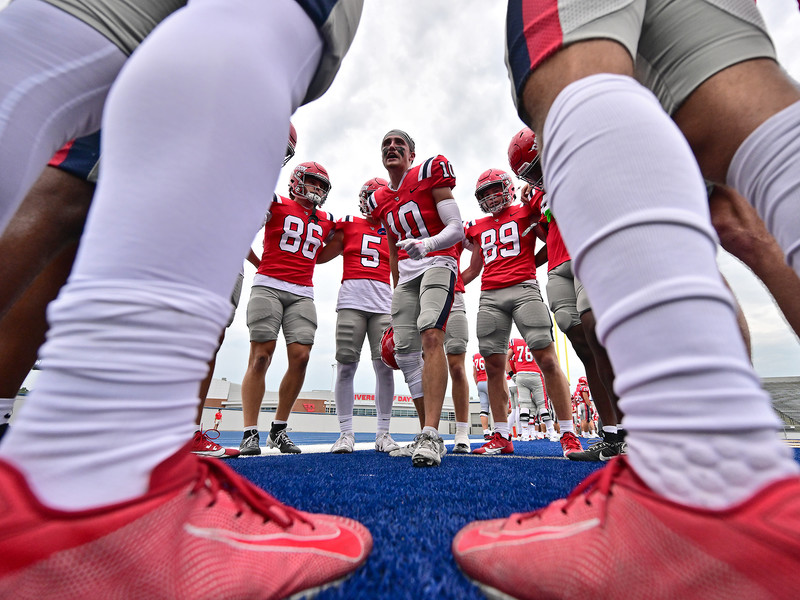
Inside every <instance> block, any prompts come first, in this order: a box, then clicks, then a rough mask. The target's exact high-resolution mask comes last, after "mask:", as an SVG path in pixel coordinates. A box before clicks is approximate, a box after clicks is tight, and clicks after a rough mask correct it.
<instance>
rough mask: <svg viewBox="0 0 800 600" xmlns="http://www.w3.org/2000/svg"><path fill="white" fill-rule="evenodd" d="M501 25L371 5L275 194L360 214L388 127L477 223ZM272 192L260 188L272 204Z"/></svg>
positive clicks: (791, 43) (767, 372)
mask: <svg viewBox="0 0 800 600" xmlns="http://www.w3.org/2000/svg"><path fill="white" fill-rule="evenodd" d="M3 4H5V0H0V6H2V5H3ZM759 6H760V7H761V10H762V11H763V13H764V15H765V18H766V19H767V22H768V24H769V26H770V30H771V33H772V35H773V38H774V41H775V43H776V46H777V48H778V56H779V59H780V60H781V61H782V63H783V65H784V67H785V68H786V69H787V71H789V73H790V74H792V75H793V76H794V77H795V78H800V34H798V33H797V32H800V13H798V6H797V2H796V1H795V0H762V1H759ZM504 16H505V3H504V2H498V1H496V0H461V1H460V2H449V1H438V0H437V1H432V0H405V1H403V2H375V1H373V2H366V3H365V8H364V14H363V17H362V19H361V24H360V26H359V30H358V33H357V35H356V37H355V40H354V42H353V46H352V48H351V50H350V52H349V54H348V55H347V57H346V58H345V61H344V63H343V66H342V69H341V71H340V73H339V74H338V76H337V78H336V80H335V81H334V83H333V86H332V87H331V89H330V90H329V91H328V92H327V93H326V94H325V95H324V96H323V97H322V98H321V99H319V100H317V101H316V102H314V103H312V104H310V105H308V106H305V107H302V108H301V109H300V110H299V111H298V112H297V113H296V114H295V116H294V118H293V123H294V124H295V126H296V128H297V131H298V144H297V154H296V155H295V158H294V159H293V160H292V161H291V162H290V163H289V165H288V166H287V167H286V168H285V169H284V171H283V173H282V176H281V179H280V181H279V184H278V188H277V191H278V193H280V194H282V195H286V193H287V185H288V176H289V172H290V168H291V167H292V166H293V165H295V164H297V163H299V162H303V161H309V160H314V161H317V162H319V163H321V164H322V165H324V166H325V168H326V169H327V170H328V173H329V174H330V177H331V182H332V185H333V188H332V192H331V194H330V197H329V199H328V202H327V203H326V205H325V208H326V209H327V210H328V211H330V212H332V213H333V214H334V216H335V217H337V218H338V217H343V216H345V215H347V214H358V205H357V194H358V191H359V189H360V187H361V185H362V184H363V183H364V182H365V181H366V180H368V179H370V178H372V177H376V176H380V177H386V172H385V171H384V169H383V167H382V166H381V161H380V150H379V146H380V141H381V139H382V136H383V134H384V133H385V132H386V131H388V130H389V129H392V128H401V129H404V130H406V131H407V132H408V133H409V134H410V135H411V136H412V137H413V138H414V139H415V141H416V146H417V151H416V154H417V161H416V164H419V163H420V162H422V161H423V160H424V159H425V158H427V157H429V156H432V155H435V154H444V155H445V156H446V157H447V158H448V159H449V160H450V161H451V163H452V165H453V167H454V169H455V173H456V177H457V185H456V188H455V190H454V194H455V197H456V200H457V201H458V203H459V207H460V209H461V214H462V217H463V218H464V219H465V220H468V219H473V218H476V217H479V216H480V215H481V213H480V210H479V208H478V206H477V202H476V200H475V197H474V195H473V192H474V189H475V181H476V180H477V177H478V175H479V174H480V173H481V172H483V171H484V170H486V169H488V168H490V167H495V168H500V169H503V170H509V168H508V162H507V154H506V152H507V148H508V143H509V140H510V139H511V136H513V134H514V133H516V132H517V131H519V129H520V128H521V127H522V126H523V123H522V122H521V121H520V120H519V118H518V117H517V115H516V112H515V110H514V107H513V104H512V101H511V95H510V84H509V82H508V78H507V74H506V69H505V65H504V61H503V56H504V31H505V30H504ZM792 38H794V39H792ZM271 193H272V190H265V198H266V197H268V196H269V195H270V194H271ZM262 239H263V232H260V233H259V234H258V236H256V239H255V240H254V242H253V248H254V249H255V250H256V252H257V253H258V254H259V255H260V250H261V243H262ZM468 260H469V253H468V252H465V254H464V257H463V258H462V262H463V261H468ZM720 264H721V268H722V270H723V272H724V274H725V276H726V277H727V278H728V280H729V281H730V283H731V285H732V287H733V289H734V291H735V293H736V295H737V297H738V299H739V301H740V303H741V304H742V306H743V308H744V311H745V314H746V316H747V318H748V321H749V325H750V330H751V334H752V340H753V360H754V364H755V367H756V370H757V371H758V372H759V374H760V375H762V376H765V377H770V376H788V375H798V374H800V347H799V346H798V341H797V339H796V338H795V336H794V334H793V333H791V331H790V330H789V328H788V327H787V326H786V325H785V323H784V321H783V319H782V317H781V316H780V315H779V313H778V312H777V311H776V310H775V309H774V307H773V303H772V300H771V299H770V297H769V296H768V295H767V294H766V293H765V292H764V291H763V289H762V286H761V284H760V283H759V282H758V281H757V280H755V278H754V277H753V276H752V275H751V274H750V273H749V271H748V270H747V269H746V268H745V267H743V266H742V265H740V264H739V263H738V262H736V261H735V259H732V258H730V257H721V259H720ZM463 266H466V265H465V264H464V265H463ZM462 268H463V267H462ZM253 273H254V269H253V268H252V266H250V265H249V264H246V265H245V289H244V291H243V293H242V300H241V303H240V307H239V310H238V311H237V313H236V319H235V321H234V323H233V325H232V326H231V327H230V328H229V330H228V332H227V335H226V339H225V343H224V344H223V346H222V349H221V350H220V353H219V356H218V359H217V367H216V371H215V377H225V378H227V379H228V380H229V381H233V382H241V380H242V377H243V375H244V372H245V369H246V366H247V356H248V348H249V337H248V331H247V325H246V314H245V313H246V310H245V309H246V306H247V300H248V297H249V286H250V283H251V281H252V276H253ZM538 276H539V280H540V282H542V287H544V283H545V282H546V281H547V274H546V269H540V270H539V273H538ZM340 279H341V258H337V259H335V260H334V261H332V262H330V263H328V264H325V265H320V266H319V267H317V270H316V274H315V277H314V285H315V289H316V306H317V315H318V320H319V328H318V329H317V335H316V342H315V345H314V348H313V350H312V353H311V362H310V365H309V368H308V373H307V376H306V383H305V386H304V388H303V389H305V390H312V389H330V386H331V382H332V375H333V369H332V365H333V364H334V362H335V359H334V352H335V335H334V330H335V323H336V312H335V305H336V293H337V291H338V288H339V282H340ZM479 286H480V284H479V282H478V281H476V282H474V283H472V284H471V285H470V286H468V288H467V293H466V303H467V310H468V318H469V324H470V340H469V346H468V351H467V352H468V357H471V356H472V355H473V354H474V353H475V352H477V351H478V344H477V340H476V338H475V315H476V312H477V308H478V296H479ZM515 335H516V332H515ZM557 343H558V350H559V355H560V356H561V358H562V366H563V367H564V369H565V371H566V370H567V363H568V375H569V378H570V381H571V383H572V384H573V385H574V383H575V382H576V381H577V379H578V377H579V376H580V375H583V374H584V371H583V365H582V364H581V363H580V361H579V360H578V359H577V357H576V356H575V355H574V353H573V352H572V350H571V348H569V350H568V351H567V353H566V356H565V346H568V343H567V342H566V340H565V338H564V336H563V334H561V335H559V336H558V340H557ZM365 346H366V344H365ZM468 365H469V363H468ZM285 370H286V351H285V345H284V340H283V337H281V338H280V339H279V343H278V349H277V351H276V353H275V357H274V360H273V363H272V366H271V367H270V370H269V372H268V373H267V389H269V390H277V389H278V385H279V383H280V379H281V377H282V376H283V373H284V372H285ZM470 371H471V367H470ZM395 381H396V384H397V393H407V388H406V386H405V384H404V383H403V380H402V376H401V375H400V374H399V373H396V377H395ZM355 387H356V392H358V393H369V392H371V391H372V389H373V388H374V379H373V374H372V368H371V364H370V362H369V354H368V349H367V348H366V347H365V349H364V352H363V354H362V365H361V368H360V369H359V371H358V373H357V374H356V381H355ZM472 387H474V384H473V386H472ZM472 394H473V395H474V394H475V390H474V389H473V390H472Z"/></svg>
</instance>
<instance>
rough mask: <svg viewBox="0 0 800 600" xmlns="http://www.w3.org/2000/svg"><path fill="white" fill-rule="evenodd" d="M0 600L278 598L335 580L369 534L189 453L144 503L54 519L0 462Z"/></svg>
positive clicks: (348, 569)
mask: <svg viewBox="0 0 800 600" xmlns="http://www.w3.org/2000/svg"><path fill="white" fill-rule="evenodd" d="M0 505H2V507H3V510H2V512H0V556H2V557H3V559H2V561H0V597H2V598H38V599H51V598H52V599H58V600H78V599H84V600H85V599H87V598H164V599H167V598H168V599H187V600H188V599H193V600H194V599H203V600H212V599H213V600H218V599H220V598H236V599H240V598H241V599H244V598H286V597H288V596H292V595H295V594H299V593H301V592H308V593H311V592H313V591H314V590H319V589H322V588H325V587H328V586H329V585H332V584H333V583H335V582H337V581H339V580H341V579H343V578H344V577H346V576H347V575H349V574H350V573H352V572H353V571H355V570H356V569H357V568H358V567H359V566H360V565H361V564H363V563H364V561H366V559H367V555H368V554H369V552H370V550H371V549H372V537H371V536H370V534H369V531H367V529H366V528H365V527H364V526H363V525H361V524H360V523H357V522H356V521H352V520H350V519H346V518H344V517H337V516H330V515H317V514H310V513H305V512H301V511H298V510H295V509H293V508H290V507H288V506H285V505H283V504H281V503H280V502H278V501H277V500H276V499H274V498H273V497H272V496H270V495H269V494H267V493H266V492H264V491H263V490H261V489H259V488H258V487H256V486H254V485H253V484H252V483H250V482H249V481H247V480H246V479H244V478H242V477H240V476H239V475H237V474H235V473H234V472H233V471H231V470H230V469H229V468H228V467H227V466H226V465H225V464H224V463H222V462H221V461H218V460H212V459H209V458H201V457H197V456H195V455H194V454H191V453H190V452H187V451H186V450H185V449H182V450H181V451H180V452H178V453H177V454H175V455H173V456H172V457H170V458H169V459H167V460H166V461H164V462H163V463H161V464H160V465H159V466H158V467H157V468H156V469H155V471H153V474H152V476H151V483H150V490H149V491H148V493H147V494H146V495H144V496H142V497H140V498H136V499H134V500H131V501H128V502H123V503H120V504H115V505H111V506H106V507H102V508H97V509H92V510H86V511H79V512H62V511H57V510H53V509H50V508H48V507H45V506H43V505H42V504H41V503H39V501H38V500H37V499H36V498H35V497H34V496H33V494H32V493H31V491H30V489H29V487H28V485H27V483H26V481H25V479H24V478H23V476H22V475H21V474H20V473H19V472H18V471H17V470H16V469H14V468H13V467H12V466H11V465H9V464H8V463H5V462H2V461H0Z"/></svg>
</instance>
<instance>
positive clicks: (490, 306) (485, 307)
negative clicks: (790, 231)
mask: <svg viewBox="0 0 800 600" xmlns="http://www.w3.org/2000/svg"><path fill="white" fill-rule="evenodd" d="M513 294H514V288H506V289H498V290H483V291H481V295H480V300H479V302H478V316H477V319H476V326H475V332H476V335H477V336H478V350H479V351H480V353H481V356H483V357H484V361H485V364H486V379H487V382H486V384H487V385H486V390H487V393H488V396H489V408H490V410H491V414H492V419H493V420H494V433H493V434H492V436H491V437H490V438H489V439H488V440H487V441H486V443H485V444H483V446H481V447H479V448H476V449H475V450H473V451H472V452H473V454H510V453H512V452H513V451H514V445H513V443H512V442H511V440H510V439H509V430H508V401H509V398H508V388H507V387H506V354H507V352H508V340H509V336H510V335H511V305H512V302H511V300H510V298H511V297H512V296H513Z"/></svg>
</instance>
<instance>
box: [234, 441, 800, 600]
mask: <svg viewBox="0 0 800 600" xmlns="http://www.w3.org/2000/svg"><path fill="white" fill-rule="evenodd" d="M307 436H315V434H296V433H294V432H293V433H292V434H291V437H292V439H294V440H295V442H297V443H333V440H335V438H336V437H337V436H336V435H333V434H316V436H315V437H307ZM364 436H366V437H364V439H358V441H371V440H372V439H374V436H372V435H370V434H364ZM398 437H402V436H398ZM240 438H241V434H239V433H235V435H234V437H232V438H228V435H227V434H224V435H223V437H222V438H221V439H220V441H221V442H223V443H225V444H226V445H231V446H235V445H237V444H238V440H239V439H240ZM234 440H235V441H234ZM398 441H400V440H398ZM473 441H474V443H473V448H475V447H477V446H478V445H479V442H478V440H473ZM582 441H583V444H584V446H585V445H586V440H582ZM450 443H452V442H450ZM514 446H515V454H513V455H507V456H502V457H500V456H497V457H485V456H477V455H450V454H448V455H447V456H445V458H444V460H443V462H442V466H441V467H439V468H432V469H418V468H414V467H413V466H412V464H411V460H410V459H403V458H391V457H389V456H387V455H383V454H378V453H377V452H374V451H372V450H365V451H360V452H354V453H353V454H350V455H333V454H328V453H324V454H300V455H292V456H264V457H260V458H259V457H255V458H247V459H238V460H231V461H229V462H228V464H229V465H231V466H232V467H233V468H234V469H236V471H238V472H239V473H241V474H242V475H244V476H246V477H248V478H249V479H250V480H252V481H253V482H255V483H256V484H257V485H259V486H261V487H263V488H264V489H266V490H268V491H269V492H270V493H272V494H273V495H274V496H276V497H277V498H279V499H280V500H282V501H284V502H286V503H288V504H290V505H291V506H294V507H297V508H300V509H303V510H308V511H313V512H328V513H336V514H342V515H346V516H349V517H353V518H355V519H358V520H359V521H361V522H362V523H364V524H365V525H366V526H367V527H368V528H369V530H370V531H371V532H372V535H373V538H374V541H375V545H374V548H373V551H372V554H371V556H370V558H369V559H368V561H367V563H366V565H365V566H364V567H363V568H362V569H360V570H359V571H358V572H356V573H355V574H354V575H353V576H352V577H351V578H350V579H349V580H347V581H346V582H345V583H344V584H342V585H341V586H339V587H338V588H334V589H331V590H327V591H325V592H323V593H322V594H321V595H320V596H319V598H321V599H323V600H328V599H332V598H347V599H348V600H355V599H364V600H366V599H372V598H391V599H398V600H399V599H409V600H411V599H413V600H419V599H420V598H437V599H442V600H445V599H453V600H456V599H458V600H465V599H470V598H481V597H482V596H481V595H480V593H479V592H478V590H477V588H475V587H473V586H472V584H470V583H469V582H468V581H467V580H466V579H465V578H464V577H463V576H462V575H461V573H460V572H459V571H458V569H457V568H456V565H455V562H454V561H453V558H452V554H451V552H450V543H451V541H452V539H453V536H454V535H455V534H456V532H457V531H458V530H459V529H460V528H461V527H462V526H463V525H465V524H466V523H468V522H470V521H473V520H475V519H485V518H495V517H505V516H508V515H509V514H511V513H512V512H519V511H527V510H531V509H534V508H537V507H540V506H543V505H545V504H547V503H549V502H551V501H552V500H555V499H556V498H560V497H563V496H565V495H567V494H568V493H569V492H570V491H571V490H572V488H574V487H575V485H577V484H578V483H579V482H580V481H581V480H582V479H583V478H584V477H585V476H587V475H588V474H589V473H591V472H592V471H594V470H595V469H597V468H599V466H600V465H597V464H595V463H575V462H571V461H568V460H566V459H564V458H562V457H561V446H560V445H559V444H558V443H556V442H547V441H534V442H518V443H515V445H514ZM795 457H796V458H797V459H798V460H800V450H795ZM530 559H531V557H522V556H520V568H521V569H524V568H525V561H526V560H530Z"/></svg>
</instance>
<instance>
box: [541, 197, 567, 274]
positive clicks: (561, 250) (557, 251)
mask: <svg viewBox="0 0 800 600" xmlns="http://www.w3.org/2000/svg"><path fill="white" fill-rule="evenodd" d="M542 196H544V192H542V191H541V190H536V194H535V195H534V196H533V199H532V200H531V206H532V208H533V209H534V211H535V212H538V213H539V214H540V215H541V216H540V217H539V222H540V223H542V224H543V225H544V226H545V228H546V231H547V237H546V239H545V244H547V270H548V272H549V271H550V270H552V269H555V268H556V267H557V266H558V265H560V264H563V263H565V262H567V261H568V260H570V256H569V252H567V247H566V246H565V245H564V239H563V238H562V237H561V231H560V230H559V229H558V223H556V220H555V219H551V220H550V222H549V223H548V222H547V217H545V216H544V214H542Z"/></svg>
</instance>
